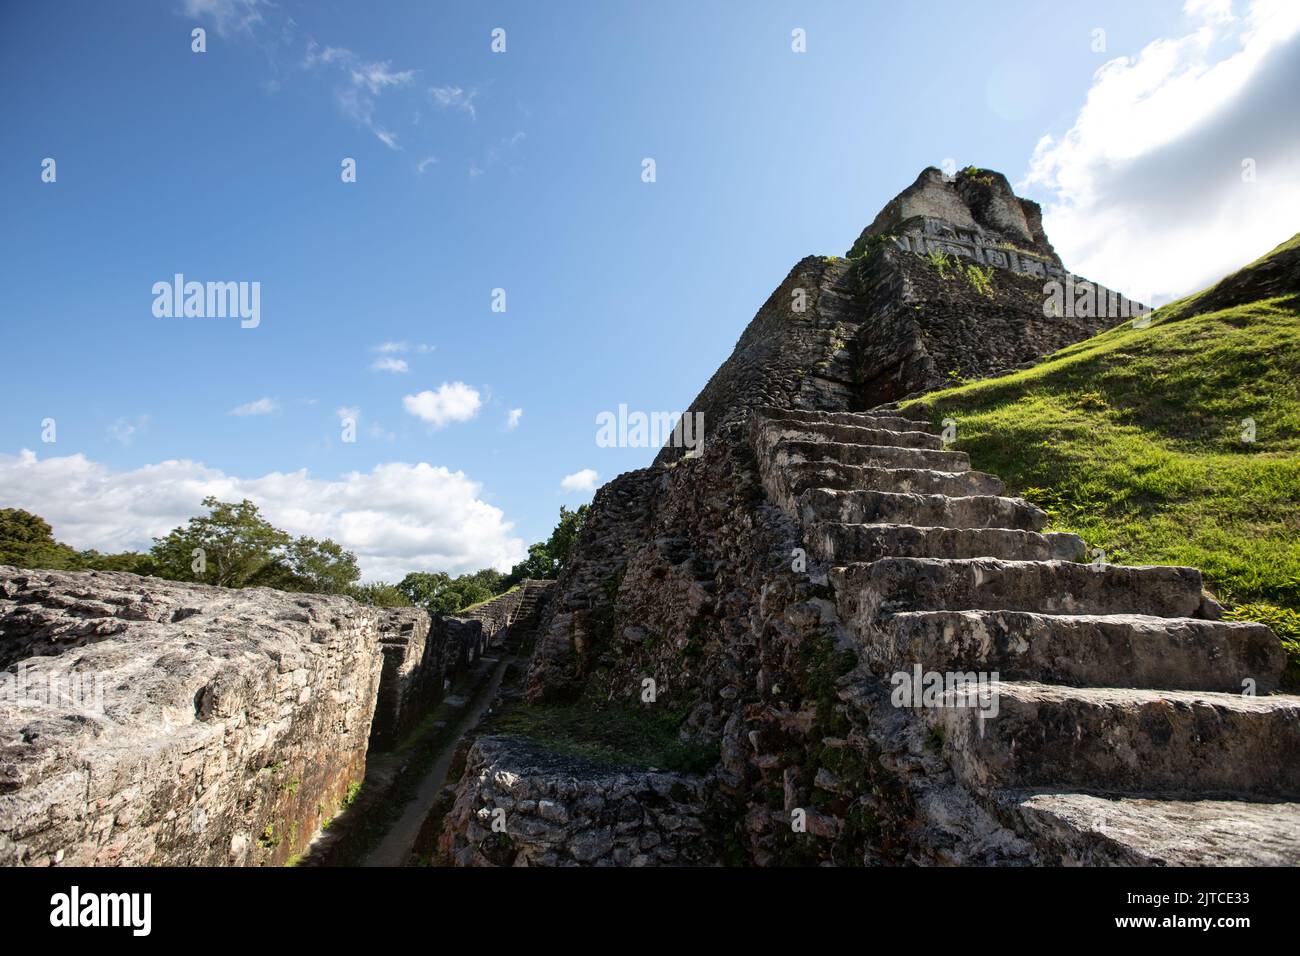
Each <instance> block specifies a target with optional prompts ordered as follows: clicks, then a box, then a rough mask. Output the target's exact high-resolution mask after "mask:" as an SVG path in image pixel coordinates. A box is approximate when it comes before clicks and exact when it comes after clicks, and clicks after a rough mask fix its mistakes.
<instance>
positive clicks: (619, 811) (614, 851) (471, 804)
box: [435, 737, 719, 866]
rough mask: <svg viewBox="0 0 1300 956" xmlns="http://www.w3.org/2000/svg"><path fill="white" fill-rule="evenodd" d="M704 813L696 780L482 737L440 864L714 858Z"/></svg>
mask: <svg viewBox="0 0 1300 956" xmlns="http://www.w3.org/2000/svg"><path fill="white" fill-rule="evenodd" d="M705 814H706V800H705V794H704V786H703V784H702V783H701V781H700V780H699V779H698V778H692V777H688V776H684V775H682V774H675V773H659V772H655V771H646V770H632V769H623V768H617V767H607V766H597V765H595V764H591V763H588V762H586V761H583V760H578V759H575V758H568V757H562V756H559V755H556V754H553V753H550V752H548V751H545V750H542V749H540V748H537V747H533V746H531V745H529V744H526V743H523V742H521V741H517V740H512V739H507V738H501V737H483V738H480V739H479V740H478V741H476V742H475V744H474V746H473V747H472V748H471V750H470V752H469V756H468V757H467V759H466V765H465V774H464V776H462V777H461V781H460V784H459V786H458V788H457V790H456V798H455V803H454V805H453V807H452V810H451V812H450V813H449V814H448V815H447V819H446V821H445V824H444V829H443V831H442V836H441V838H440V841H439V847H438V856H439V859H438V860H437V861H435V862H439V863H442V864H444V865H447V864H450V865H454V866H611V865H612V866H651V865H657V866H664V865H679V864H681V865H693V866H701V865H708V864H713V863H717V862H718V860H719V849H718V846H717V845H716V835H717V828H716V827H712V826H709V825H707V823H706V821H705ZM494 822H495V826H494Z"/></svg>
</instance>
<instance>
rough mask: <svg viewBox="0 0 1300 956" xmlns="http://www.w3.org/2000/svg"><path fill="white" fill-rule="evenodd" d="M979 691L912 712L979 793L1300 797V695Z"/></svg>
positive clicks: (1013, 686)
mask: <svg viewBox="0 0 1300 956" xmlns="http://www.w3.org/2000/svg"><path fill="white" fill-rule="evenodd" d="M982 690H984V691H987V696H986V697H985V696H981V697H979V698H978V699H977V698H975V697H974V696H973V695H972V696H970V697H967V696H966V695H963V694H962V693H961V692H960V691H953V692H948V693H947V694H946V695H945V698H944V703H945V705H946V706H930V707H922V708H920V709H919V711H918V712H919V713H920V714H921V717H922V720H923V721H924V722H925V723H926V724H927V725H928V726H929V727H930V728H931V729H930V731H929V732H928V733H929V737H928V739H931V740H934V739H936V738H937V739H938V740H939V741H941V746H942V751H943V753H944V755H945V756H946V757H947V759H948V762H949V764H950V765H951V767H952V769H953V772H954V773H955V774H956V775H957V777H958V778H959V779H960V780H961V781H962V782H964V783H966V784H967V785H968V786H971V787H974V788H976V789H984V790H1000V789H1049V788H1050V789H1054V790H1072V789H1083V790H1102V791H1110V792H1120V793H1141V792H1153V791H1164V792H1168V793H1179V794H1184V793H1198V794H1200V795H1203V796H1206V797H1209V796H1215V795H1229V794H1240V795H1245V794H1251V795H1261V796H1277V797H1282V796H1296V795H1300V697H1294V696H1290V695H1286V696H1282V695H1275V696H1266V697H1246V696H1242V695H1241V694H1215V693H1209V692H1198V691H1157V690H1138V689H1128V688H1114V687H1061V686H1056V685H1051V684H1036V683H1020V682H1014V681H992V682H989V683H987V684H984V685H982ZM963 701H964V702H966V703H967V706H953V704H954V703H959V702H963ZM971 705H978V706H971Z"/></svg>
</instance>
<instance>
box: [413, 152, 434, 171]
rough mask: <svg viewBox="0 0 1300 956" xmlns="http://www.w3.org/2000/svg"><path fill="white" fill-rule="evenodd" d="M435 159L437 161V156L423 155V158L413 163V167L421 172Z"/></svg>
mask: <svg viewBox="0 0 1300 956" xmlns="http://www.w3.org/2000/svg"><path fill="white" fill-rule="evenodd" d="M437 161H438V157H437V156H426V157H424V159H422V160H420V161H419V162H418V163H416V164H415V168H416V170H417V171H419V172H421V173H422V172H424V171H425V170H426V169H428V168H429V167H430V166H432V165H433V164H434V163H436V162H437Z"/></svg>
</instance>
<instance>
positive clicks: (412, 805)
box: [361, 654, 515, 866]
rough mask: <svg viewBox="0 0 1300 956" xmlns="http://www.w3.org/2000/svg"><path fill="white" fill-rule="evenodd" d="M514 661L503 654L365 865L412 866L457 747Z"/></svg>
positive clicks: (491, 697) (488, 703)
mask: <svg viewBox="0 0 1300 956" xmlns="http://www.w3.org/2000/svg"><path fill="white" fill-rule="evenodd" d="M485 660H487V658H485ZM514 660H515V658H514V657H513V656H512V655H510V654H503V655H502V656H501V659H500V660H499V661H498V662H497V665H496V667H495V669H494V670H493V671H492V677H491V679H490V680H489V681H488V682H487V685H486V687H484V688H483V689H482V691H481V692H480V693H479V694H478V695H477V697H476V699H475V701H474V703H473V704H472V705H471V706H470V707H469V708H468V709H467V710H466V711H465V713H464V715H463V716H462V717H461V719H460V722H459V724H457V726H456V730H455V733H454V734H453V735H452V736H451V737H450V738H448V740H447V742H446V744H445V745H444V746H443V748H442V751H441V753H439V754H438V759H437V760H436V761H435V762H434V764H433V766H432V767H431V768H430V769H429V772H428V773H427V774H425V776H424V779H423V780H421V781H420V784H419V787H418V788H417V790H416V792H415V796H414V797H413V798H412V799H411V800H410V802H409V803H407V805H406V809H405V810H403V811H402V815H401V816H400V817H399V818H398V819H397V821H396V822H395V823H394V824H393V825H392V827H390V828H389V830H388V832H387V833H386V834H385V835H384V838H383V839H382V840H381V841H380V842H379V844H378V845H377V846H376V847H375V848H374V849H373V850H371V851H370V852H369V853H368V854H367V855H366V857H365V859H364V861H363V862H362V864H361V865H362V866H406V865H408V863H409V862H410V859H411V854H412V851H413V849H414V847H415V842H416V839H417V838H418V837H419V834H420V829H421V827H423V826H424V823H425V821H426V820H427V819H428V817H429V814H430V812H431V811H432V809H433V805H434V803H435V802H436V801H437V799H438V794H439V793H440V792H441V791H442V788H443V786H445V785H446V783H447V773H448V771H449V770H450V769H451V764H452V760H453V759H454V758H455V754H456V748H457V747H458V746H459V745H460V742H461V741H462V740H463V739H464V738H465V736H466V735H467V734H469V733H470V732H471V731H473V730H474V728H475V727H477V726H478V724H479V721H481V720H482V719H483V716H484V715H485V714H486V713H487V712H488V710H489V709H491V707H492V704H493V703H494V702H495V701H496V698H497V692H498V691H499V690H500V689H501V681H502V679H503V678H504V677H505V673H506V670H507V668H509V666H510V665H511V663H513V662H514Z"/></svg>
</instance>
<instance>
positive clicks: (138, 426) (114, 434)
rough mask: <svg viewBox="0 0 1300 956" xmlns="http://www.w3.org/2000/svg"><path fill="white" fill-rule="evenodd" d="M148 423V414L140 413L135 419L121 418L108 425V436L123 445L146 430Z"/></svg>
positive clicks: (129, 442)
mask: <svg viewBox="0 0 1300 956" xmlns="http://www.w3.org/2000/svg"><path fill="white" fill-rule="evenodd" d="M148 424H149V416H148V415H140V416H138V417H136V418H135V419H130V418H119V419H117V421H115V422H113V424H111V425H109V426H108V437H109V438H111V439H112V440H113V441H115V442H118V443H119V444H121V445H129V444H131V442H132V441H134V440H135V437H136V436H137V435H139V434H141V433H143V432H144V429H145V426H146V425H148Z"/></svg>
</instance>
